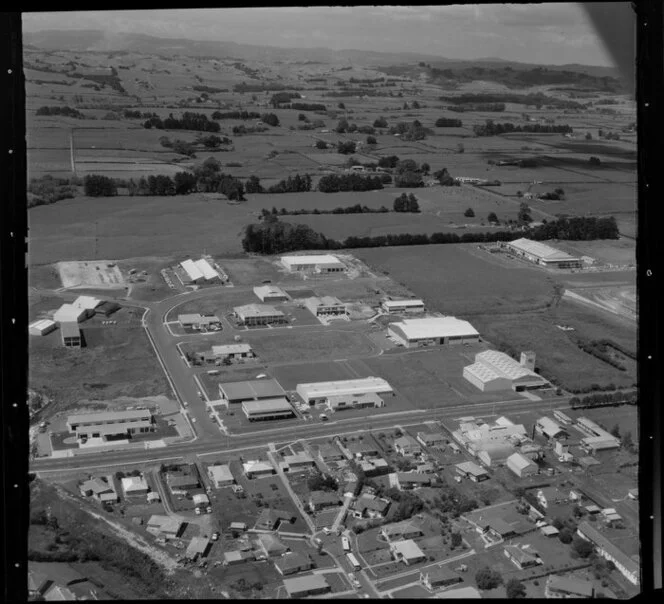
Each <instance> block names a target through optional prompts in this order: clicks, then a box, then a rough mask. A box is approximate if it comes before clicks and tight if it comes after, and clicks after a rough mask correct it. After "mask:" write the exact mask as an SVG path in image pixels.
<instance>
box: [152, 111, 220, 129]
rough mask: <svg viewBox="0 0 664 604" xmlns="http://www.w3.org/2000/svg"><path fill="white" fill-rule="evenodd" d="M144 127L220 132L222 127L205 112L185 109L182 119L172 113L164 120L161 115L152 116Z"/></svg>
mask: <svg viewBox="0 0 664 604" xmlns="http://www.w3.org/2000/svg"><path fill="white" fill-rule="evenodd" d="M143 127H144V128H148V129H150V128H157V129H158V130H164V129H166V130H196V131H199V132H219V131H220V130H221V127H220V126H219V124H217V123H216V122H213V121H211V120H209V119H208V116H207V115H205V114H204V113H193V112H191V111H185V112H184V113H183V114H182V117H181V118H180V119H177V118H175V117H173V114H172V113H170V114H169V115H168V117H167V118H166V119H164V120H162V119H161V118H160V117H151V118H150V119H148V120H146V121H145V122H144V123H143Z"/></svg>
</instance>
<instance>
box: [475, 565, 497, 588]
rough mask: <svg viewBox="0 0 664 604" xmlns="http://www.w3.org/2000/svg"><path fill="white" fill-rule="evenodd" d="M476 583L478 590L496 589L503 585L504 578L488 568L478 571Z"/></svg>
mask: <svg viewBox="0 0 664 604" xmlns="http://www.w3.org/2000/svg"><path fill="white" fill-rule="evenodd" d="M475 583H477V587H478V589H482V590H488V589H495V588H496V587H498V586H499V585H502V583H503V578H502V577H501V575H500V573H497V572H496V571H494V570H491V569H490V568H489V567H488V566H487V567H484V568H481V569H480V570H478V571H477V573H476V574H475Z"/></svg>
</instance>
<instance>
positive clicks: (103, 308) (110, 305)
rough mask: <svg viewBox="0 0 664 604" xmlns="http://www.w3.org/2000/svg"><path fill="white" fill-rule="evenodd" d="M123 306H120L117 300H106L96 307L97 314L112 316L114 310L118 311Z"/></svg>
mask: <svg viewBox="0 0 664 604" xmlns="http://www.w3.org/2000/svg"><path fill="white" fill-rule="evenodd" d="M121 308H122V306H120V305H119V304H118V303H117V302H111V301H110V300H104V301H103V302H102V303H101V304H100V305H99V306H97V308H95V314H96V315H104V316H105V317H110V316H111V315H112V314H113V313H114V312H117V311H118V310H120V309H121Z"/></svg>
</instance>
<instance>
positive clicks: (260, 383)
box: [219, 379, 286, 406]
mask: <svg viewBox="0 0 664 604" xmlns="http://www.w3.org/2000/svg"><path fill="white" fill-rule="evenodd" d="M219 396H220V397H221V400H222V404H225V405H226V406H228V405H231V404H237V403H244V402H245V401H261V400H267V399H275V398H284V397H285V396H286V391H285V390H284V389H283V388H282V387H281V385H280V384H279V382H277V380H274V379H267V380H249V381H246V382H225V383H223V384H219Z"/></svg>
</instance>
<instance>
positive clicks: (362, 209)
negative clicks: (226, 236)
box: [247, 189, 390, 216]
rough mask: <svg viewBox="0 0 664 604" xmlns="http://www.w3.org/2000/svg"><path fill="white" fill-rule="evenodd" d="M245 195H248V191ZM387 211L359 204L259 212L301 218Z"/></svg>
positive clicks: (265, 214)
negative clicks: (308, 215) (327, 208)
mask: <svg viewBox="0 0 664 604" xmlns="http://www.w3.org/2000/svg"><path fill="white" fill-rule="evenodd" d="M247 193H250V191H249V190H248V189H247ZM389 211H390V210H389V209H388V208H386V207H385V206H381V207H380V208H377V209H376V208H369V207H367V206H363V205H360V204H359V203H357V204H355V205H354V206H347V207H345V208H342V207H338V208H334V209H333V210H319V209H318V208H314V209H313V210H312V209H309V208H306V209H304V208H303V209H300V210H287V209H286V208H281V209H280V210H277V208H272V212H269V211H268V210H266V209H265V208H263V210H261V212H262V214H263V216H267V215H268V214H279V215H281V216H287V215H288V216H303V215H307V214H385V213H387V212H389Z"/></svg>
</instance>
